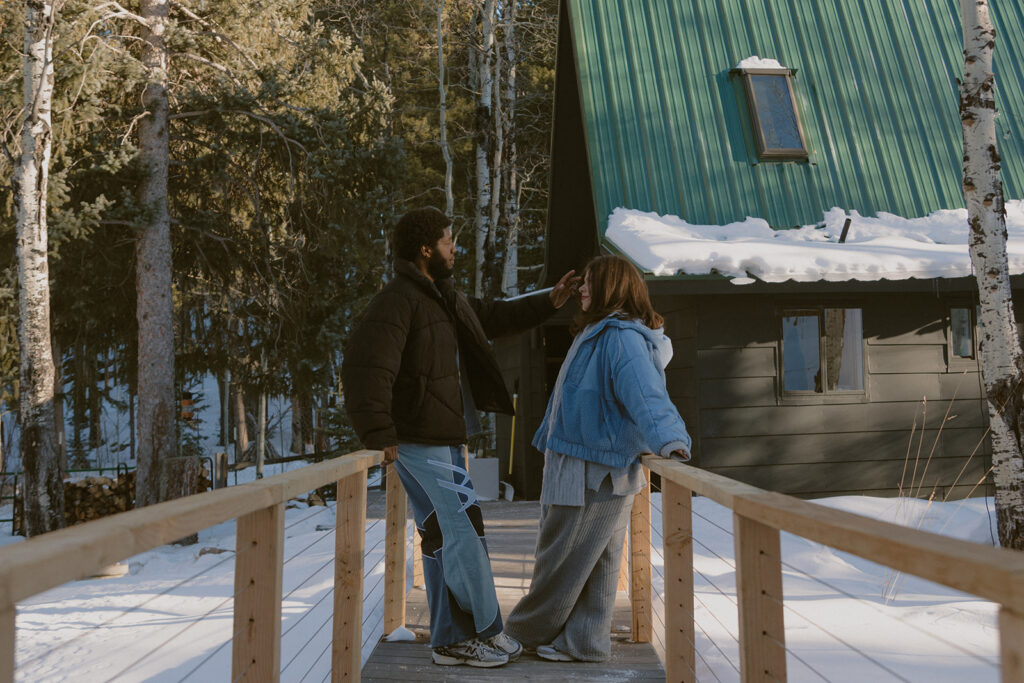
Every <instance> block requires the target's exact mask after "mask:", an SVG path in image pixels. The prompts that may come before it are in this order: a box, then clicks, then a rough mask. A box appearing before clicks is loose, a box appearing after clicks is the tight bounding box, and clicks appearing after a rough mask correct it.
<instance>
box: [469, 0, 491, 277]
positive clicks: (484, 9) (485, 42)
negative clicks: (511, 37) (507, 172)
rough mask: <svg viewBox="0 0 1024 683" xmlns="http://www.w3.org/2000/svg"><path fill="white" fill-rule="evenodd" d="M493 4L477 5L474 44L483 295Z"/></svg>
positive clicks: (488, 1)
mask: <svg viewBox="0 0 1024 683" xmlns="http://www.w3.org/2000/svg"><path fill="white" fill-rule="evenodd" d="M494 7H495V0H483V4H482V5H481V6H480V7H479V8H478V10H477V11H478V17H479V22H478V23H479V24H480V44H479V46H478V47H475V48H474V50H475V54H474V62H475V69H474V70H473V71H474V73H475V78H474V81H475V83H474V85H475V86H476V88H477V102H476V121H475V128H476V130H475V133H476V215H475V219H474V225H475V227H476V230H475V233H476V244H475V247H476V248H475V250H474V256H475V258H474V264H475V266H476V269H475V272H476V278H475V280H474V285H473V293H474V295H475V296H482V295H483V289H484V271H485V268H486V247H487V240H488V239H489V237H490V232H491V230H493V229H494V226H492V225H491V189H492V187H491V163H490V159H491V154H492V151H491V145H492V131H491V125H492V123H491V122H492V118H493V112H492V111H491V107H492V101H493V94H494V53H495V40H494Z"/></svg>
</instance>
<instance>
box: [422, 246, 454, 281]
mask: <svg viewBox="0 0 1024 683" xmlns="http://www.w3.org/2000/svg"><path fill="white" fill-rule="evenodd" d="M452 270H453V268H449V267H448V261H447V260H446V259H445V257H444V256H442V255H441V252H439V251H436V250H435V251H432V252H430V258H429V259H428V260H427V273H429V274H430V277H432V278H433V279H435V280H442V279H444V278H446V277H451V275H452Z"/></svg>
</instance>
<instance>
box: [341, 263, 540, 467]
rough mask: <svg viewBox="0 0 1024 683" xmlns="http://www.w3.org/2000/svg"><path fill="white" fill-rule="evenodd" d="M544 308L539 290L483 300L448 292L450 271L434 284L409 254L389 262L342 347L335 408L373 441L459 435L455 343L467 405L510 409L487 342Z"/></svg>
mask: <svg viewBox="0 0 1024 683" xmlns="http://www.w3.org/2000/svg"><path fill="white" fill-rule="evenodd" d="M442 292H444V294H442ZM446 300H447V301H448V302H449V303H448V304H446V303H445V301H446ZM452 309H453V313H449V310H452ZM554 312H555V308H554V306H553V305H552V304H551V300H550V298H549V296H548V294H547V293H546V292H544V293H539V294H535V295H532V296H526V297H522V298H519V299H516V300H513V301H492V302H484V301H481V300H479V299H475V298H470V297H467V296H465V295H464V294H462V293H461V292H458V291H456V290H454V285H453V283H452V282H451V280H450V279H445V280H439V281H438V282H437V283H436V285H435V283H433V282H431V281H430V280H429V279H428V278H427V277H426V276H425V275H423V273H421V272H420V271H419V270H418V269H417V268H416V266H415V265H414V264H412V263H411V262H409V261H404V260H396V263H395V277H394V278H393V279H392V280H391V282H389V283H388V284H387V285H385V286H384V288H383V289H382V290H381V291H380V292H379V293H378V294H377V295H376V296H375V297H374V298H373V300H372V301H371V302H370V304H369V306H368V307H367V308H366V310H365V311H364V313H363V316H362V319H361V320H360V321H359V323H358V324H357V326H356V328H355V329H354V330H353V331H352V334H351V336H350V337H349V340H348V344H347V346H346V347H345V359H344V362H343V364H342V386H343V389H344V393H345V409H346V410H347V411H348V415H349V418H350V419H351V421H352V426H353V427H354V428H355V430H356V434H358V436H359V439H360V440H361V441H362V442H363V444H364V445H365V446H366V447H367V448H373V449H383V448H385V447H386V446H394V445H396V444H397V443H398V442H399V441H400V440H401V441H410V442H413V443H425V444H437V445H453V446H454V445H458V444H461V443H465V441H466V422H465V418H464V416H463V410H462V392H461V387H460V382H459V363H458V359H457V357H456V352H457V348H458V345H459V344H461V347H462V359H463V363H464V367H463V368H462V371H463V372H466V373H468V378H469V384H470V388H471V391H472V392H473V400H474V401H475V403H476V406H477V408H478V409H480V410H483V411H486V412H499V413H511V412H512V400H511V398H510V397H509V395H508V390H507V389H506V387H505V382H504V380H503V379H502V376H501V372H500V370H499V369H498V364H497V362H496V361H495V359H494V355H493V354H492V352H491V349H490V345H489V344H488V342H487V340H488V339H494V338H495V337H500V336H503V335H506V334H512V333H515V332H521V331H523V330H526V329H529V328H531V327H534V326H535V325H537V324H539V323H540V322H542V321H544V320H545V319H546V318H548V317H549V316H551V314H553V313H554Z"/></svg>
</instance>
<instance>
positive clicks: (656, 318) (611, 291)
mask: <svg viewBox="0 0 1024 683" xmlns="http://www.w3.org/2000/svg"><path fill="white" fill-rule="evenodd" d="M587 276H589V277H590V284H589V287H590V308H589V309H588V310H586V311H583V310H581V311H580V312H579V313H577V314H576V317H575V318H574V319H573V326H572V333H573V334H576V333H577V332H579V331H580V330H582V329H583V328H584V327H586V326H587V325H589V324H590V323H593V322H597V321H598V320H601V319H602V318H606V317H607V316H609V315H611V314H613V313H616V314H618V315H619V317H621V318H623V319H627V320H628V319H635V320H639V321H640V322H642V323H643V324H644V325H647V327H649V328H651V329H652V330H654V329H657V328H659V327H661V326H663V325H664V324H665V319H664V318H662V317H661V316H660V315H658V313H657V312H656V311H655V310H654V307H653V306H651V297H650V294H648V293H647V283H646V282H644V279H643V278H642V277H641V276H640V272H639V271H638V270H637V269H636V268H635V267H634V266H633V264H632V263H630V262H629V261H627V260H626V259H624V258H622V257H621V256H615V255H610V256H598V257H596V258H594V259H592V260H591V261H590V263H588V264H587V267H586V268H585V269H584V270H583V277H584V279H586V278H587Z"/></svg>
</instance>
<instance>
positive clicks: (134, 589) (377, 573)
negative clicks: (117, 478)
mask: <svg viewBox="0 0 1024 683" xmlns="http://www.w3.org/2000/svg"><path fill="white" fill-rule="evenodd" d="M291 505H294V507H291V508H290V509H288V510H286V514H285V547H284V561H285V565H284V579H283V595H284V601H283V605H282V617H283V621H282V626H281V633H282V640H281V643H282V644H281V665H282V668H283V675H282V680H283V681H300V680H307V681H321V680H326V679H327V677H328V675H329V672H330V642H331V615H332V608H333V599H332V596H333V584H334V569H333V567H334V565H333V561H334V518H335V507H334V504H333V503H331V504H330V505H329V506H328V507H323V506H313V507H307V506H306V505H305V504H298V503H292V504H291ZM412 530H413V527H412V523H411V522H410V523H409V526H408V530H407V531H408V541H409V543H410V545H409V546H408V548H407V553H406V557H407V558H408V559H409V563H410V564H409V567H408V568H407V569H408V571H407V572H406V574H407V576H409V577H410V582H411V577H412V566H411V562H412V545H411V542H412ZM19 540H20V539H17V538H11V537H10V536H7V535H5V536H3V537H0V542H7V543H16V542H18V541H19ZM383 540H384V523H383V521H382V520H370V521H368V522H367V538H366V555H365V556H364V579H363V597H364V603H363V604H364V613H363V649H362V655H363V661H364V662H365V661H366V659H367V658H368V657H369V655H370V653H371V652H372V651H373V647H374V646H375V645H376V643H377V641H378V640H379V639H380V637H381V631H382V628H383V618H384V588H383V580H384V543H383ZM234 547H235V525H234V522H228V523H224V524H220V525H218V526H215V527H211V528H210V529H207V530H205V531H203V532H201V533H200V534H199V543H198V544H197V545H193V546H186V547H182V546H174V545H169V546H163V547H160V548H157V549H156V550H153V551H150V552H147V553H142V554H140V555H137V556H135V557H132V558H130V559H129V560H127V561H126V564H128V566H129V572H128V574H127V575H125V576H123V577H119V578H107V579H94V580H85V581H77V582H74V583H69V584H65V585H64V586H61V587H59V588H55V589H53V590H51V591H48V592H46V593H44V594H42V595H38V596H36V597H34V598H32V599H31V600H28V601H26V602H24V603H22V604H20V605H18V616H17V643H16V647H17V654H16V667H17V673H16V680H18V681H31V682H32V683H36V682H40V683H41V682H43V681H69V680H74V681H79V682H81V683H86V682H91V681H108V680H116V681H160V682H170V681H185V680H188V681H229V680H231V644H230V642H231V638H232V632H233V624H232V614H233V613H232V599H233V597H234V571H233V570H234V557H235V554H234ZM0 552H3V551H2V549H0ZM409 587H410V588H411V585H410V586H409Z"/></svg>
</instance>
